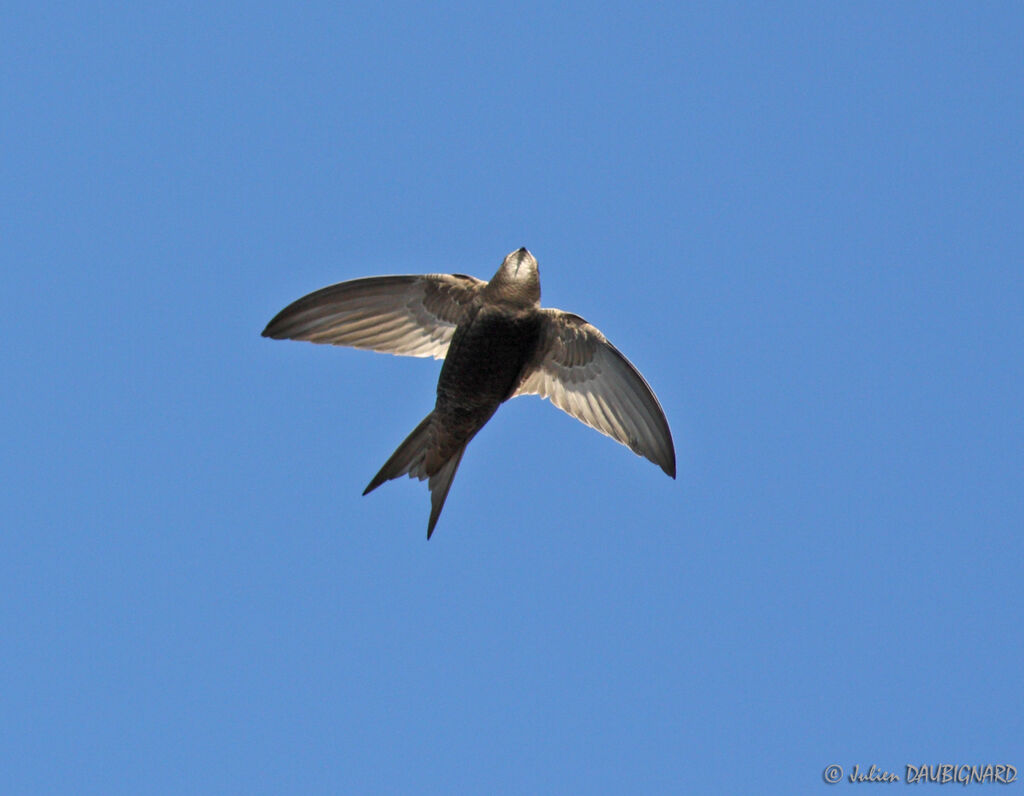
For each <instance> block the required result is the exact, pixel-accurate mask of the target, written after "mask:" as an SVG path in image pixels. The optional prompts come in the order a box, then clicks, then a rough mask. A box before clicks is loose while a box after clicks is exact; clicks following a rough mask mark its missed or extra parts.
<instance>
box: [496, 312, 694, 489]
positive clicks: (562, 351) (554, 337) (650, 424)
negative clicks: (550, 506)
mask: <svg viewBox="0 0 1024 796" xmlns="http://www.w3.org/2000/svg"><path fill="white" fill-rule="evenodd" d="M541 312H542V313H543V314H544V316H545V322H544V327H543V333H542V339H541V343H540V352H539V359H538V360H536V361H535V363H534V364H533V365H532V367H528V368H527V370H526V372H525V373H524V376H523V378H522V380H521V381H520V384H519V388H518V389H517V390H516V393H515V394H516V395H539V396H541V397H542V398H549V399H550V400H551V403H553V404H554V405H555V406H557V407H558V408H559V409H561V410H562V411H563V412H567V413H568V414H570V415H572V416H573V417H575V418H576V419H577V420H580V421H582V422H583V423H586V424H587V425H588V426H590V427H591V428H595V429H597V430H598V431H600V432H601V433H602V434H607V435H608V436H609V437H611V438H612V439H614V440H617V441H618V442H621V443H622V444H623V445H625V446H627V447H628V448H630V449H631V450H632V451H633V452H634V453H638V454H640V455H641V456H644V457H646V458H648V459H650V460H651V461H652V462H654V463H655V464H657V465H658V466H659V467H661V469H662V470H664V471H665V472H666V473H667V474H668V475H670V476H672V477H673V478H675V477H676V453H675V448H674V447H673V445H672V433H671V432H670V431H669V428H668V421H667V420H666V419H665V413H664V412H663V411H662V409H661V404H659V403H658V399H657V398H656V397H655V396H654V393H653V392H652V391H651V388H650V387H649V386H648V385H647V382H646V381H644V377H643V376H641V375H640V373H639V371H637V369H636V368H635V367H633V365H632V363H631V362H630V361H629V360H628V359H626V358H625V357H624V356H623V355H622V354H621V353H619V351H618V349H617V348H615V346H613V345H612V344H611V343H609V342H608V340H607V339H606V338H605V336H604V335H603V334H601V332H600V331H598V329H597V328H596V327H594V326H592V325H591V324H589V323H587V322H586V321H585V320H583V318H581V317H579V316H578V315H573V314H571V313H568V312H562V311H561V310H555V309H544V310H541Z"/></svg>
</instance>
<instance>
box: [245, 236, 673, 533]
mask: <svg viewBox="0 0 1024 796" xmlns="http://www.w3.org/2000/svg"><path fill="white" fill-rule="evenodd" d="M263 336H264V337H272V338H275V339H292V340H308V341H310V342H314V343H330V344H332V345H347V346H352V347H355V348H365V349H370V350H373V351H381V352H386V353H390V354H402V355H407V356H418V357H427V356H433V357H435V358H438V359H442V358H443V359H444V365H443V366H442V368H441V375H440V377H439V378H438V384H437V396H436V401H435V405H434V409H433V411H432V412H431V413H430V414H428V415H427V416H426V417H425V418H424V419H423V421H422V422H421V423H420V424H419V425H418V426H417V427H416V429H414V430H413V432H412V433H411V434H410V435H409V436H408V437H407V438H406V439H405V441H404V442H402V444H401V445H399V446H398V448H397V450H396V451H395V452H394V453H393V454H392V455H391V457H390V458H389V459H388V461H387V462H386V463H385V464H384V466H383V467H382V468H381V470H380V472H378V473H377V475H376V476H375V477H374V478H373V480H372V481H371V482H370V483H369V485H368V486H367V487H366V490H365V491H364V492H363V494H364V495H365V494H366V493H368V492H371V491H372V490H374V489H376V488H377V487H378V486H380V485H381V484H382V483H384V482H385V481H389V480H391V479H393V478H398V477H399V476H402V475H409V476H410V477H415V478H419V479H420V480H424V479H427V480H428V485H429V487H430V492H431V513H430V520H429V523H428V526H427V538H428V539H429V538H430V535H431V534H432V533H433V531H434V526H435V525H436V524H437V519H438V517H439V516H440V513H441V509H442V507H443V506H444V501H445V498H446V497H447V495H448V490H449V489H450V487H451V483H452V479H453V478H454V477H455V471H456V470H457V469H458V466H459V462H460V461H461V460H462V454H463V453H464V451H465V449H466V445H468V444H469V442H470V440H472V438H473V437H474V436H475V435H476V433H477V432H478V431H479V430H480V429H481V428H482V427H483V426H484V424H485V423H486V422H487V421H488V420H489V419H490V418H491V416H492V415H493V414H494V412H495V411H496V410H497V409H498V407H499V406H500V405H501V404H502V403H503V402H504V401H506V400H508V399H509V398H512V397H515V396H517V395H529V394H535V395H540V396H541V397H542V398H548V399H550V400H551V402H552V403H553V404H555V406H557V407H558V408H559V409H561V410H563V411H565V412H566V413H568V414H570V415H572V416H573V417H575V418H577V419H578V420H580V421H582V422H583V423H585V424H587V425H588V426H590V427H591V428H595V429H597V430H598V431H600V432H601V433H602V434H606V435H608V436H610V437H612V438H613V439H615V440H617V441H618V442H621V443H622V444H623V445H626V446H627V447H629V448H630V449H631V450H633V451H634V452H635V453H637V454H639V455H640V456H644V457H646V458H647V459H650V460H651V461H652V462H654V463H655V464H657V465H658V466H659V467H661V469H662V470H664V471H665V473H666V474H668V475H669V476H671V477H672V478H675V474H676V468H675V450H674V448H673V444H672V435H671V432H670V431H669V427H668V422H667V421H666V419H665V414H664V412H663V411H662V409H661V405H660V404H659V403H658V399H657V398H656V397H655V396H654V393H653V392H652V391H651V388H650V387H649V386H648V385H647V382H646V381H644V378H643V377H642V376H641V375H640V373H639V372H638V371H637V370H636V368H634V367H633V365H632V364H631V363H630V362H629V360H627V359H626V358H625V357H624V356H623V355H622V354H621V353H619V351H618V350H617V349H616V348H615V347H614V346H613V345H612V344H611V343H609V342H608V340H607V339H605V337H604V335H602V334H601V332H600V331H598V330H597V329H596V328H595V327H594V326H592V325H591V324H589V323H587V322H586V321H585V320H583V319H582V318H580V317H579V316H578V315H573V314H571V313H567V312H562V311H561V310H556V309H550V308H547V309H545V308H541V307H540V279H539V275H538V271H537V261H536V260H535V259H534V258H533V255H531V254H530V253H529V252H528V251H526V249H519V250H517V251H515V252H512V253H511V254H509V255H508V257H506V258H505V260H504V262H503V263H502V265H501V267H500V268H499V269H498V271H497V273H496V274H495V275H494V277H493V278H492V279H491V281H490V282H483V281H481V280H479V279H475V278H474V277H471V276H464V275H462V274H424V275H419V276H412V275H410V276H380V277H369V278H366V279H355V280H351V281H349V282H341V283H340V284H337V285H332V286H330V287H326V288H323V289H321V290H318V291H316V292H314V293H310V294H309V295H308V296H305V297H303V298H301V299H299V300H298V301H296V302H294V303H292V304H291V305H289V306H288V307H286V308H285V309H284V310H282V311H281V312H280V313H278V315H277V316H276V317H275V318H274V319H273V320H272V321H271V322H270V323H269V324H267V327H266V329H264V330H263Z"/></svg>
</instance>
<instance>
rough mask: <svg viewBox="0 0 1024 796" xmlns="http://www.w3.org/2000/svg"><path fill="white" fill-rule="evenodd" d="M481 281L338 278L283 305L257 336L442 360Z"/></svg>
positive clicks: (439, 277) (434, 277)
mask: <svg viewBox="0 0 1024 796" xmlns="http://www.w3.org/2000/svg"><path fill="white" fill-rule="evenodd" d="M485 284H486V282H482V281H481V280H479V279H476V278H474V277H472V276H465V275H464V274H425V275H415V276H414V275H409V276H374V277H369V278H367V279H353V280H350V281H348V282H340V283H339V284H337V285H331V286H330V287H325V288H322V289H320V290H317V291H315V292H313V293H310V294H309V295H308V296H303V297H302V298H300V299H299V300H298V301H295V302H293V303H292V304H289V305H288V306H287V307H285V308H284V309H283V310H281V312H279V313H278V314H277V316H276V317H275V318H274V319H273V320H272V321H271V322H270V323H268V324H267V328H266V329H264V330H263V336H264V337H273V338H275V339H277V340H281V339H290V340H308V341H310V342H313V343H328V344H330V345H346V346H352V347H354V348H367V349H370V350H372V351H383V352H385V353H388V354H400V355H404V356H412V357H434V358H435V359H443V358H444V356H445V354H446V353H447V352H448V344H449V343H450V342H451V339H452V335H453V334H454V333H455V327H456V326H458V325H459V323H460V322H461V321H462V320H463V318H464V317H465V314H466V312H467V310H468V308H469V306H470V304H471V303H472V302H473V300H474V299H475V298H476V297H477V295H478V294H479V293H480V290H481V288H483V286H484V285H485Z"/></svg>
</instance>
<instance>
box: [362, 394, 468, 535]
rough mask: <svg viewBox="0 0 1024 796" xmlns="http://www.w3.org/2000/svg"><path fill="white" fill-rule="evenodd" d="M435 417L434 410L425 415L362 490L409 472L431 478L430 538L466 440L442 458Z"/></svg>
mask: <svg viewBox="0 0 1024 796" xmlns="http://www.w3.org/2000/svg"><path fill="white" fill-rule="evenodd" d="M433 418H434V413H433V412H431V413H430V414H429V415H427V416H426V417H425V418H423V420H422V421H421V422H420V424H419V425H418V426H416V428H415V429H413V432H412V433H411V434H410V435H409V436H408V437H406V438H405V440H404V441H403V442H402V444H401V445H399V446H398V448H397V449H396V450H395V452H394V453H392V454H391V457H390V458H389V459H388V460H387V461H386V462H385V463H384V466H383V467H381V468H380V472H378V473H377V475H375V476H374V477H373V480H372V481H370V483H369V484H368V485H367V487H366V489H364V490H363V494H364V495H367V494H369V493H370V492H372V491H373V490H374V489H376V488H377V487H379V486H380V485H381V484H383V483H384V482H385V481H391V480H392V479H394V478H399V477H400V476H403V475H406V474H408V475H409V477H410V478H419V479H420V480H421V481H422V480H423V479H425V478H429V479H430V480H429V481H428V482H427V483H428V486H429V487H430V522H429V524H428V525H427V538H428V539H429V538H430V536H431V534H433V533H434V526H435V525H437V520H438V518H439V517H440V516H441V509H442V508H444V501H445V498H447V497H448V490H449V489H451V486H452V479H454V478H455V471H456V470H458V469H459V462H461V461H462V454H463V453H464V452H465V450H466V446H465V444H463V445H462V446H461V447H460V448H458V449H457V450H456V451H455V452H454V453H453V454H452V455H451V456H449V457H448V458H447V459H443V460H440V461H439V456H443V455H444V454H443V453H442V452H441V450H438V449H437V439H436V438H435V436H436V435H435V433H434V432H435V429H434V426H433V423H432V421H433ZM441 447H442V448H444V447H445V446H444V445H442V446H441ZM449 450H450V448H449Z"/></svg>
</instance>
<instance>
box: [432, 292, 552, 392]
mask: <svg viewBox="0 0 1024 796" xmlns="http://www.w3.org/2000/svg"><path fill="white" fill-rule="evenodd" d="M540 330H541V317H540V314H539V313H537V312H535V311H530V312H505V311H502V310H498V309H494V308H490V307H485V308H483V309H481V310H480V311H479V312H478V313H477V314H476V316H475V317H473V318H472V319H471V320H470V321H468V322H467V323H465V324H463V325H461V326H459V328H458V329H456V330H455V334H454V335H453V337H452V341H451V344H450V345H449V347H448V354H447V356H446V357H445V360H444V365H443V366H442V368H441V376H440V378H439V379H438V382H437V397H438V406H439V408H440V407H441V404H442V403H445V404H448V405H455V406H466V407H467V408H471V407H481V408H482V407H484V406H489V407H491V411H493V408H495V407H497V405H498V404H500V403H501V402H502V401H504V400H506V399H507V398H508V397H509V396H510V395H511V394H512V391H513V390H514V389H515V386H516V384H517V383H518V381H519V376H520V374H521V373H522V370H523V367H524V366H525V365H526V364H527V363H528V362H529V361H530V359H531V358H532V357H533V355H534V353H535V352H536V349H537V345H538V342H539V339H540Z"/></svg>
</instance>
